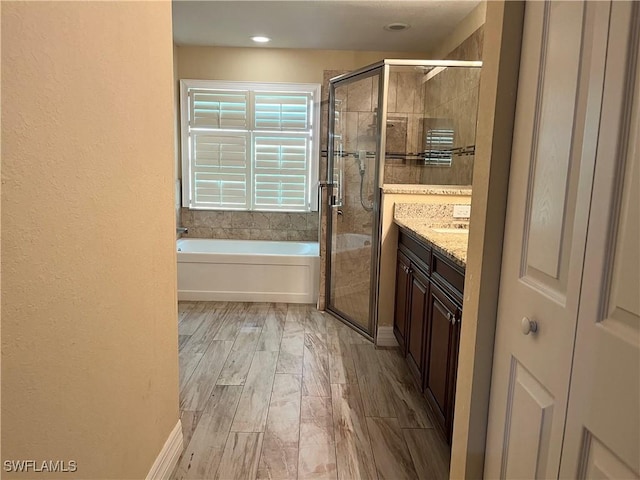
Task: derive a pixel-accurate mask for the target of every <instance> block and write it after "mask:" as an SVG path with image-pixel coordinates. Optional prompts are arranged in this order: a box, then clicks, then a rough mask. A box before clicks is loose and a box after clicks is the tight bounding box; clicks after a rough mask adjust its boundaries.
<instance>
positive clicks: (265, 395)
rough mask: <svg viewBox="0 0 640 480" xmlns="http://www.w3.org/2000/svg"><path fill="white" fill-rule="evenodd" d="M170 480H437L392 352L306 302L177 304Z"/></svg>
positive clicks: (435, 442) (437, 457) (437, 445)
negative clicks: (178, 447)
mask: <svg viewBox="0 0 640 480" xmlns="http://www.w3.org/2000/svg"><path fill="white" fill-rule="evenodd" d="M178 330H179V334H180V337H179V345H180V347H179V348H180V411H181V418H182V427H183V434H184V445H185V449H184V452H183V454H182V456H181V458H180V460H179V462H178V466H177V468H176V470H175V472H174V475H173V478H175V479H186V478H200V479H213V478H222V479H236V478H238V479H240V478H243V479H244V478H250V479H253V478H256V479H263V478H265V479H266V478H282V479H284V478H286V479H294V478H341V479H365V478H394V479H396V478H411V479H412V478H429V479H437V478H448V476H449V456H448V449H447V447H446V445H445V444H444V443H443V441H442V439H441V437H440V436H439V434H438V432H437V431H436V430H434V429H433V428H432V423H431V420H430V416H429V412H428V411H427V409H426V406H425V403H424V401H423V400H422V399H421V397H420V394H419V393H418V392H417V391H416V389H415V388H414V386H413V383H412V380H411V377H410V374H409V371H408V370H407V367H406V365H405V363H404V360H403V359H402V358H401V357H400V356H399V355H398V353H397V352H396V351H395V350H376V349H374V347H373V345H372V344H371V343H369V342H368V341H367V340H365V339H363V338H362V337H360V336H359V335H358V334H356V333H355V332H353V331H352V330H351V329H349V328H347V327H346V326H344V325H343V324H341V323H340V322H338V321H337V320H335V319H333V317H331V316H329V315H326V314H323V313H321V312H317V311H316V310H315V308H314V307H313V306H311V305H300V304H273V303H271V304H270V303H230V302H229V303H227V302H180V303H179V326H178Z"/></svg>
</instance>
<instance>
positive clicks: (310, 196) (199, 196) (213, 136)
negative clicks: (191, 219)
mask: <svg viewBox="0 0 640 480" xmlns="http://www.w3.org/2000/svg"><path fill="white" fill-rule="evenodd" d="M180 85H181V109H182V115H181V118H182V140H183V141H182V146H183V148H182V158H183V175H182V179H183V205H184V206H188V207H189V208H195V209H212V210H216V209H218V210H225V209H228V210H264V211H310V210H315V209H317V190H316V189H317V177H318V160H319V158H318V157H319V152H318V145H319V141H318V137H319V135H318V134H319V128H320V125H319V123H320V122H319V102H320V98H319V96H320V86H319V85H316V84H251V83H247V82H214V81H201V80H181V82H180Z"/></svg>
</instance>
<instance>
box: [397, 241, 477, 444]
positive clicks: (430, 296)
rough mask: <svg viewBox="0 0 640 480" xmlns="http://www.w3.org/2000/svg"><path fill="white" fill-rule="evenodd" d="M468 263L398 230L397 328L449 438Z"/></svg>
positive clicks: (411, 366)
mask: <svg viewBox="0 0 640 480" xmlns="http://www.w3.org/2000/svg"><path fill="white" fill-rule="evenodd" d="M463 286H464V269H463V268H462V267H460V266H459V265H457V264H455V263H454V262H453V261H451V260H450V259H448V258H446V257H445V256H443V255H442V254H441V253H440V252H439V251H438V250H437V248H436V247H435V246H432V245H430V244H428V242H424V241H421V240H419V239H418V238H416V237H415V236H413V235H412V234H411V233H410V232H409V231H406V230H404V229H401V230H400V236H399V242H398V261H397V268H396V303H395V318H394V328H393V330H394V333H395V336H396V338H397V339H398V342H399V344H400V348H401V352H403V354H404V355H405V357H406V360H407V364H408V366H409V369H410V371H411V373H412V374H413V376H414V379H415V380H416V385H417V386H418V387H419V388H420V390H421V391H423V392H424V396H425V399H426V401H427V403H428V404H429V407H430V409H431V410H432V412H433V414H434V415H433V417H434V420H435V421H436V424H437V425H436V426H437V427H439V428H440V430H441V431H442V433H443V435H444V437H445V438H446V439H447V441H448V442H449V443H450V442H451V434H452V430H453V413H454V405H455V389H456V385H455V384H456V376H457V370H458V351H459V343H460V320H461V318H462V298H463V297H462V288H463Z"/></svg>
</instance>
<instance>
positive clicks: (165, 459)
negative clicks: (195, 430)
mask: <svg viewBox="0 0 640 480" xmlns="http://www.w3.org/2000/svg"><path fill="white" fill-rule="evenodd" d="M182 442H183V438H182V422H180V419H178V423H176V426H175V427H173V430H172V431H171V433H170V434H169V438H167V441H166V442H164V446H163V447H162V450H160V453H159V454H158V456H157V457H156V461H155V462H153V465H152V466H151V470H149V473H148V474H147V480H169V477H170V476H171V474H172V473H173V470H174V469H175V468H176V464H177V463H178V459H179V458H180V454H181V453H182V448H183V444H182Z"/></svg>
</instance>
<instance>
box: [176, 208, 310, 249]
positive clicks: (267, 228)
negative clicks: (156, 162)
mask: <svg viewBox="0 0 640 480" xmlns="http://www.w3.org/2000/svg"><path fill="white" fill-rule="evenodd" d="M180 214H181V220H182V226H183V227H187V228H188V229H189V233H188V234H186V235H184V237H186V238H224V239H230V240H299V241H317V240H318V212H309V213H285V212H230V211H225V212H222V211H211V210H189V209H188V208H182V209H181V212H180Z"/></svg>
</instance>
